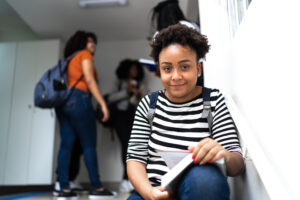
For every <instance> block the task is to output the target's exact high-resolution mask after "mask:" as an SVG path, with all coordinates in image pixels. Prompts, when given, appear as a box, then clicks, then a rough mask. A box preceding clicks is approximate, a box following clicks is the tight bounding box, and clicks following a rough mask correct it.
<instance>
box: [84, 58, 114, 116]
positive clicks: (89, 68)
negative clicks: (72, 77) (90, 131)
mask: <svg viewBox="0 0 300 200" xmlns="http://www.w3.org/2000/svg"><path fill="white" fill-rule="evenodd" d="M82 70H83V75H84V78H85V81H86V84H87V87H88V88H89V90H90V92H91V93H92V95H93V97H95V99H96V101H97V102H98V103H99V104H100V105H101V109H102V112H103V118H102V121H103V122H105V121H107V120H108V118H109V111H108V109H107V106H106V103H105V101H104V99H103V96H102V94H101V92H100V89H99V87H98V84H97V82H96V79H95V74H94V66H93V61H92V60H89V59H85V60H83V61H82Z"/></svg>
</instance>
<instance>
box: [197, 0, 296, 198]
mask: <svg viewBox="0 0 300 200" xmlns="http://www.w3.org/2000/svg"><path fill="white" fill-rule="evenodd" d="M224 2H225V3H224ZM224 4H225V10H224V9H223V8H224ZM299 4H300V2H299V1H293V0H275V1H274V0H261V1H258V0H253V1H252V3H251V4H250V6H249V8H248V10H247V11H246V14H245V16H244V19H243V21H242V23H241V24H240V25H239V27H238V29H237V32H236V34H235V36H234V37H231V35H230V31H229V27H228V22H226V20H227V17H228V16H227V15H226V1H219V0H199V8H200V20H201V28H202V32H203V33H204V34H206V35H207V36H208V40H209V41H210V44H211V45H212V48H211V52H210V53H209V54H208V56H207V60H206V62H205V76H206V77H205V78H206V81H207V83H208V86H213V87H218V88H221V89H223V91H225V92H226V93H228V94H229V95H230V96H232V97H233V100H234V102H235V104H236V105H237V107H238V109H239V112H240V113H241V115H242V117H243V118H244V119H245V121H246V122H247V126H248V127H249V129H248V131H249V133H250V134H249V136H246V138H248V137H251V138H254V140H253V141H254V142H255V145H256V147H257V148H253V147H254V146H255V145H254V144H252V143H251V142H250V141H245V144H246V146H248V150H249V152H250V154H251V157H252V159H253V163H254V166H255V167H256V168H257V171H258V174H259V176H260V178H261V180H262V182H263V184H264V186H265V187H266V190H267V192H268V194H269V196H270V198H271V199H293V200H294V199H300V192H299V180H300V173H299V159H298V155H299V148H298V147H299V139H300V127H299V118H298V117H297V116H298V115H299V112H300V105H299V102H300V95H299V92H298V89H299V85H300V79H299V67H300V60H299V48H300V39H299V36H300V27H299V19H300V12H299V10H300V5H299ZM222 17H223V18H222ZM220 19H222V20H221V21H222V22H220ZM226 23H227V24H226ZM241 136H242V138H243V133H241ZM253 184H255V183H253ZM254 197H255V194H254ZM256 197H258V196H257V195H256ZM253 199H255V198H253ZM256 199H259V198H256Z"/></svg>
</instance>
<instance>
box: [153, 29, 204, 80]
mask: <svg viewBox="0 0 300 200" xmlns="http://www.w3.org/2000/svg"><path fill="white" fill-rule="evenodd" d="M171 44H180V45H182V46H189V47H190V48H191V49H192V50H194V51H195V52H196V55H197V61H198V60H199V59H200V58H204V57H205V55H206V53H207V52H208V51H209V48H210V45H209V44H208V40H207V37H206V36H205V35H202V34H200V33H199V32H198V31H196V30H195V29H193V28H189V27H187V26H185V25H181V24H175V25H171V26H169V27H167V28H165V29H163V30H161V31H160V32H159V33H158V34H157V35H156V36H155V38H154V39H153V41H152V42H151V43H150V46H151V47H152V51H151V54H150V56H151V57H152V58H153V59H154V61H155V62H156V63H159V54H160V52H161V51H162V49H163V48H165V47H168V46H169V45H171ZM156 72H157V75H159V67H157V69H156Z"/></svg>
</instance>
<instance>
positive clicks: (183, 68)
mask: <svg viewBox="0 0 300 200" xmlns="http://www.w3.org/2000/svg"><path fill="white" fill-rule="evenodd" d="M189 68H190V66H188V65H183V66H181V70H182V71H186V70H188V69H189Z"/></svg>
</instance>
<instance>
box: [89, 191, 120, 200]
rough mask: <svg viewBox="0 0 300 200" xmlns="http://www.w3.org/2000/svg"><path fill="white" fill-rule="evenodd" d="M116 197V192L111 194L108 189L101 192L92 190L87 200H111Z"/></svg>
mask: <svg viewBox="0 0 300 200" xmlns="http://www.w3.org/2000/svg"><path fill="white" fill-rule="evenodd" d="M116 195H117V193H116V192H111V191H109V190H108V189H104V190H102V191H98V190H92V191H91V192H90V194H89V199H112V198H114V197H115V196H116Z"/></svg>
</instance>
